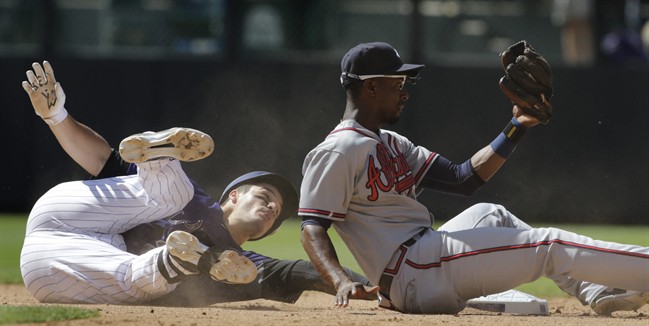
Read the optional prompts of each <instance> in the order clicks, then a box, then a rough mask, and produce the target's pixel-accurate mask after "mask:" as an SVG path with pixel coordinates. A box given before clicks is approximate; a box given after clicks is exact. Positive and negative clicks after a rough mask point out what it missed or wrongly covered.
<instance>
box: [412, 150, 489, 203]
mask: <svg viewBox="0 0 649 326" xmlns="http://www.w3.org/2000/svg"><path fill="white" fill-rule="evenodd" d="M484 184H485V181H484V180H482V179H481V178H480V177H479V176H478V174H477V173H475V171H474V170H473V166H472V165H471V160H467V161H465V162H464V163H462V164H455V163H453V162H451V161H450V160H448V159H447V158H445V157H443V156H441V155H440V156H439V157H438V158H437V159H436V160H435V162H433V164H432V166H431V167H430V169H428V172H427V173H426V175H424V178H423V179H422V180H421V182H420V184H419V186H420V187H422V188H424V189H429V190H435V191H440V192H446V193H451V194H456V195H463V196H469V195H472V194H473V193H475V192H476V191H477V190H478V189H479V188H480V187H482V185H484Z"/></svg>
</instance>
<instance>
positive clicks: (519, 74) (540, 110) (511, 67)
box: [499, 41, 552, 123]
mask: <svg viewBox="0 0 649 326" xmlns="http://www.w3.org/2000/svg"><path fill="white" fill-rule="evenodd" d="M500 62H501V63H502V65H503V68H504V69H505V76H504V77H502V78H501V79H500V83H499V85H500V89H501V90H502V91H503V93H505V95H506V96H507V97H508V98H509V99H510V100H511V101H512V103H514V104H515V105H517V106H518V107H519V108H520V109H521V110H523V112H524V113H525V114H527V115H530V116H532V117H535V118H537V119H539V121H540V122H542V123H548V122H549V121H550V119H551V118H552V104H550V99H551V98H552V70H551V69H550V65H549V64H548V62H547V61H546V60H545V58H543V56H541V55H540V54H538V53H537V52H536V51H535V50H534V48H532V46H531V45H530V44H529V43H527V41H520V42H518V43H516V44H514V45H512V46H510V47H508V48H507V50H505V51H504V52H502V53H501V54H500Z"/></svg>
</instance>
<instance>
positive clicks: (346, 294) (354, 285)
mask: <svg viewBox="0 0 649 326" xmlns="http://www.w3.org/2000/svg"><path fill="white" fill-rule="evenodd" d="M378 293H379V287H378V286H372V287H370V286H365V285H363V284H361V283H358V282H346V283H343V284H341V285H340V286H339V287H338V293H336V304H335V306H336V307H343V308H344V307H347V306H348V305H349V299H363V300H367V299H369V298H376V296H377V294H378Z"/></svg>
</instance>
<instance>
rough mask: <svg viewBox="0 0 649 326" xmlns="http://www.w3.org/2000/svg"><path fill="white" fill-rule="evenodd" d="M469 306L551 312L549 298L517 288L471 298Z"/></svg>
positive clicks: (521, 311)
mask: <svg viewBox="0 0 649 326" xmlns="http://www.w3.org/2000/svg"><path fill="white" fill-rule="evenodd" d="M467 307H469V308H474V309H480V310H485V311H492V312H504V313H510V314H517V315H543V316H547V315H548V314H549V312H548V301H547V300H545V299H540V298H537V297H535V296H533V295H531V294H527V293H525V292H521V291H516V290H509V291H505V292H501V293H496V294H491V295H488V296H484V297H479V298H475V299H471V300H469V301H468V302H467Z"/></svg>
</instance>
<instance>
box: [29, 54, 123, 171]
mask: <svg viewBox="0 0 649 326" xmlns="http://www.w3.org/2000/svg"><path fill="white" fill-rule="evenodd" d="M32 69H33V70H28V71H27V72H26V75H27V80H26V81H23V82H22V86H23V89H24V90H25V92H27V95H29V99H30V101H31V103H32V106H33V108H34V111H35V112H36V115H38V116H39V117H41V118H42V119H43V121H45V122H46V123H47V124H48V125H49V127H50V130H52V133H53V134H54V136H55V137H56V139H57V140H58V142H59V144H60V145H61V147H63V149H64V150H65V152H66V153H68V155H70V157H71V158H72V159H73V160H74V161H75V162H77V164H79V165H80V166H81V167H82V168H83V169H84V170H86V171H88V173H90V174H92V175H93V176H97V174H99V172H100V171H101V169H102V168H103V167H104V164H105V163H106V160H108V157H109V156H110V154H111V150H112V149H111V147H110V145H109V144H108V142H107V141H106V140H105V139H104V138H103V137H102V136H101V135H99V134H98V133H96V132H95V131H94V130H92V129H91V128H89V127H88V126H86V125H84V124H81V123H79V122H77V121H76V120H75V119H74V118H73V117H72V116H70V115H69V114H68V112H67V111H66V110H65V108H64V107H63V105H64V104H65V93H64V92H63V87H61V84H60V83H57V82H56V79H55V77H54V69H53V68H52V65H50V63H49V62H47V61H43V65H42V66H41V65H40V64H39V63H38V62H34V63H33V64H32Z"/></svg>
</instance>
